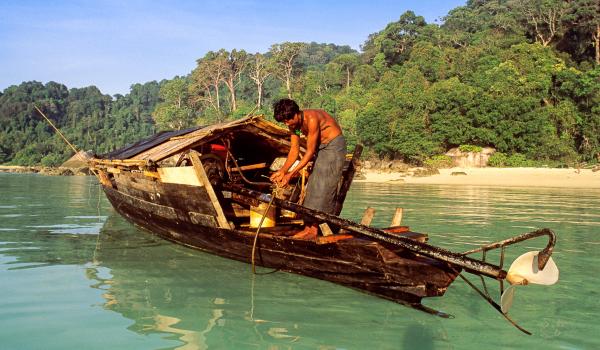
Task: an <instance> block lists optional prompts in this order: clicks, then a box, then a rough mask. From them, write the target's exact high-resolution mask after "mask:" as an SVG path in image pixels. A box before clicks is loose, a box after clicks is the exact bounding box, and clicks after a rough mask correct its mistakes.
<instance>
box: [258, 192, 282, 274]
mask: <svg viewBox="0 0 600 350" xmlns="http://www.w3.org/2000/svg"><path fill="white" fill-rule="evenodd" d="M279 188H280V187H279V185H275V188H274V189H273V194H272V195H271V200H270V201H269V204H268V205H267V209H265V210H264V211H263V215H262V217H261V218H260V221H259V222H258V227H257V228H256V233H255V234H254V243H252V274H253V275H256V264H255V263H254V262H255V256H256V254H255V252H256V242H258V234H259V233H260V229H261V228H262V224H263V222H264V221H265V217H266V216H267V213H268V212H269V209H271V204H273V200H274V199H275V197H277V191H278V190H279Z"/></svg>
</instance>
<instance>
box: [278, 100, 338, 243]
mask: <svg viewBox="0 0 600 350" xmlns="http://www.w3.org/2000/svg"><path fill="white" fill-rule="evenodd" d="M273 107H274V108H273V110H274V117H275V120H277V121H278V122H283V123H285V125H287V127H288V128H289V129H290V134H291V136H290V143H291V147H290V151H289V153H288V156H287V160H286V161H285V163H284V164H283V166H282V167H281V169H279V170H278V171H276V172H275V173H274V174H273V175H271V181H273V182H275V183H277V184H278V185H280V186H285V185H287V184H288V183H289V182H290V179H291V178H292V177H294V176H296V175H298V173H299V172H300V171H301V170H302V169H303V168H304V167H305V166H306V164H308V162H310V161H311V160H312V159H313V157H315V158H316V159H315V162H314V166H313V171H312V174H311V176H310V177H309V179H308V184H307V187H306V197H305V198H304V206H305V207H307V208H311V209H317V210H320V211H323V212H326V213H329V214H331V213H333V211H334V210H335V203H334V199H335V195H336V194H337V185H338V182H339V179H340V177H341V174H342V168H343V167H344V161H345V159H346V158H345V157H346V140H345V139H344V135H342V129H341V128H340V126H339V125H338V123H337V122H336V121H335V119H333V117H332V116H330V115H329V114H328V113H327V112H325V111H323V110H320V109H306V110H302V111H301V110H300V108H299V107H298V104H296V102H294V101H293V100H290V99H282V100H279V101H278V102H277V103H275V105H274V106H273ZM300 134H304V135H306V153H304V155H303V156H302V159H300V162H299V163H298V165H296V166H295V167H294V168H293V169H292V170H291V171H290V168H291V167H292V165H293V164H294V162H295V161H296V160H297V159H298V157H299V155H300ZM305 225H306V226H305V227H304V230H302V231H300V232H298V233H297V234H295V235H294V238H301V239H315V238H316V237H317V232H318V226H317V223H316V222H312V221H311V220H305Z"/></svg>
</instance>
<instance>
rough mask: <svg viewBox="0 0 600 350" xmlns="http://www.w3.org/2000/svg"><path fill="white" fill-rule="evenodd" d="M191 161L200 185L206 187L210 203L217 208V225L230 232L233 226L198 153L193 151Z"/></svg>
mask: <svg viewBox="0 0 600 350" xmlns="http://www.w3.org/2000/svg"><path fill="white" fill-rule="evenodd" d="M190 159H191V160H192V165H193V166H194V172H195V173H196V176H197V177H198V180H199V181H200V183H201V184H202V185H204V188H205V189H206V193H207V194H208V198H210V201H211V203H212V205H213V207H214V208H215V211H216V212H217V223H218V224H219V227H220V228H225V229H228V230H230V229H231V226H230V225H229V222H228V221H227V218H226V217H225V213H224V212H223V208H221V203H219V199H218V198H217V194H216V193H215V190H214V189H213V187H212V185H211V183H210V180H208V176H206V171H204V166H203V165H202V162H201V161H200V157H198V152H196V151H191V152H190Z"/></svg>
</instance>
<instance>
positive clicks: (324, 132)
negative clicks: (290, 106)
mask: <svg viewBox="0 0 600 350" xmlns="http://www.w3.org/2000/svg"><path fill="white" fill-rule="evenodd" d="M303 113H304V121H303V123H302V126H301V130H302V133H303V134H304V135H308V122H309V120H310V119H312V118H316V119H317V122H318V125H319V136H320V137H319V142H320V143H321V144H324V143H329V142H330V141H331V140H333V139H335V138H336V137H338V136H339V135H341V134H342V129H341V128H340V126H339V124H338V123H337V122H336V121H335V119H333V117H332V116H331V115H329V113H327V112H325V111H324V110H321V109H305V110H303Z"/></svg>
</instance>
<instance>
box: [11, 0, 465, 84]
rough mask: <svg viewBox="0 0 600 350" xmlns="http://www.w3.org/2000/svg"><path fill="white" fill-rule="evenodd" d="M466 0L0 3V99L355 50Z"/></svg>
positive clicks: (13, 0)
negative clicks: (299, 47)
mask: <svg viewBox="0 0 600 350" xmlns="http://www.w3.org/2000/svg"><path fill="white" fill-rule="evenodd" d="M465 4H466V0H389V1H388V0H365V1H358V0H345V1H340V0H306V1H302V0H296V1H288V0H280V1H272V0H215V1H212V0H206V1H204V0H195V1H194V0H189V1H185V0H171V1H169V0H154V1H151V0H71V1H57V0H39V1H38V0H1V1H0V91H3V90H4V89H6V88H7V87H9V86H11V85H18V84H20V83H21V82H23V81H31V80H35V81H39V82H42V83H47V82H48V81H55V82H58V83H62V84H65V85H66V86H67V87H68V88H74V87H77V88H80V87H85V86H90V85H95V86H97V87H98V88H99V89H100V91H102V93H105V94H110V95H114V94H117V93H119V94H123V95H124V94H127V93H128V92H129V89H130V86H131V85H132V84H136V83H145V82H148V81H152V80H157V81H160V80H162V79H172V78H173V77H174V76H177V75H180V76H182V75H186V74H188V73H190V72H191V71H192V70H193V69H194V68H195V66H196V60H197V59H199V58H202V57H203V56H204V55H205V54H206V53H207V52H208V51H217V50H219V49H221V48H224V49H226V50H232V49H237V50H241V49H243V50H246V51H247V52H249V53H256V52H261V53H265V52H267V51H268V50H269V48H270V47H271V45H273V44H276V43H282V42H286V41H291V42H294V41H300V42H313V41H314V42H317V43H332V44H336V45H349V46H350V47H352V48H354V49H356V50H360V46H361V45H362V44H363V43H364V42H365V40H366V39H367V37H368V36H369V34H372V33H375V32H378V31H380V30H382V29H384V28H385V26H386V25H387V24H388V23H390V22H394V21H396V20H398V18H400V15H401V14H402V13H404V12H405V11H407V10H412V11H413V12H415V14H417V15H420V16H423V17H425V20H426V21H427V23H441V21H442V18H443V17H444V16H445V15H446V14H447V13H448V11H449V10H451V9H453V8H455V7H458V6H463V5H465Z"/></svg>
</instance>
